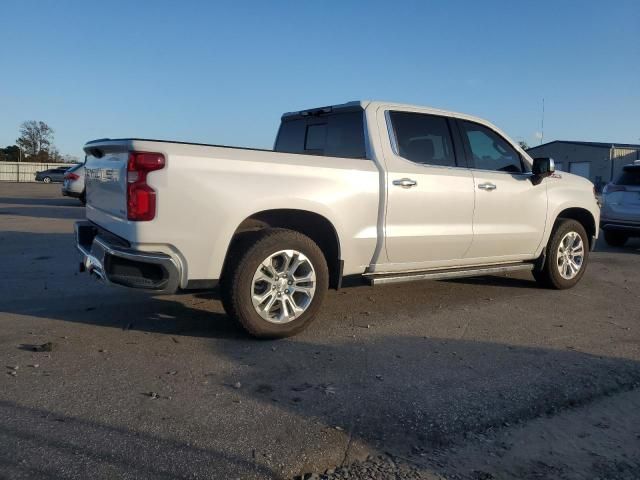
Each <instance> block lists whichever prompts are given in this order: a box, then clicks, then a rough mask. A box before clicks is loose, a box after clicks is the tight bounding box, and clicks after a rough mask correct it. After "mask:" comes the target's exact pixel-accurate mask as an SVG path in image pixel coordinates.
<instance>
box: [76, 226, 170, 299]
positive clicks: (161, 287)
mask: <svg viewBox="0 0 640 480" xmlns="http://www.w3.org/2000/svg"><path fill="white" fill-rule="evenodd" d="M75 236H76V247H77V248H78V250H79V251H80V253H81V254H82V261H81V263H80V271H87V272H88V273H89V274H91V275H95V276H96V277H97V278H99V279H100V280H102V281H104V282H105V283H107V284H113V285H119V286H123V287H129V288H136V289H141V290H148V291H152V292H154V293H175V292H176V291H177V290H178V288H179V286H180V269H179V267H178V264H177V263H176V261H175V260H174V259H173V258H171V257H170V256H169V255H167V254H165V253H154V252H142V251H140V250H135V249H132V248H130V247H129V246H128V245H126V244H125V243H124V242H123V241H120V239H118V238H117V237H114V236H113V235H111V234H108V233H107V232H101V231H100V230H99V229H98V228H97V227H96V226H95V225H94V224H92V223H91V222H88V221H80V222H76V224H75Z"/></svg>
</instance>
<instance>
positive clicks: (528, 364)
mask: <svg viewBox="0 0 640 480" xmlns="http://www.w3.org/2000/svg"><path fill="white" fill-rule="evenodd" d="M59 190H60V186H59V185H40V184H12V183H0V357H1V358H2V360H3V362H2V365H1V367H2V368H3V369H4V370H5V371H4V372H2V375H1V376H0V478H11V479H17V478H69V479H75V478H78V479H81V478H93V479H98V478H136V479H139V478H153V479H158V478H252V479H253V478H256V479H263V478H291V477H295V476H297V475H305V474H307V476H309V475H310V474H317V475H320V474H323V475H321V476H324V477H326V478H381V479H382V478H443V477H446V478H476V479H479V478H486V479H489V478H527V477H530V478H534V477H535V478H595V477H597V476H600V477H601V478H625V479H626V478H640V408H638V407H640V397H639V396H638V390H637V388H638V386H639V385H640V348H639V347H640V276H639V275H638V273H639V272H640V241H638V240H635V241H633V242H630V243H629V245H628V246H626V247H624V248H616V249H613V248H607V247H605V246H604V245H603V243H602V242H600V243H599V244H598V248H597V251H596V252H594V253H593V254H592V256H591V261H590V264H589V266H588V270H587V272H586V275H585V277H584V278H583V280H582V282H581V283H580V284H579V285H578V286H577V287H576V288H574V289H572V290H570V291H552V290H544V289H540V288H538V287H537V286H536V284H535V283H534V281H533V279H532V277H531V276H530V275H529V274H518V275H511V276H495V277H482V278H475V279H466V280H456V281H440V282H419V283H410V284H398V285H392V286H384V287H375V288H373V287H354V288H350V289H344V290H341V291H338V292H334V291H332V292H330V294H329V295H328V297H327V301H326V304H325V307H324V308H323V311H322V314H321V315H320V318H318V320H317V321H316V322H315V323H314V324H313V325H311V327H310V328H309V329H308V330H307V331H305V332H303V333H302V334H300V335H298V336H296V337H294V338H290V339H286V340H279V341H257V340H254V339H252V338H250V337H248V336H247V335H245V334H244V332H243V331H242V330H241V329H240V328H239V327H238V326H237V325H235V324H234V323H233V322H232V321H231V320H230V319H229V318H228V317H226V315H225V314H224V312H223V310H222V307H221V305H220V302H219V301H218V298H217V295H216V293H215V292H205V293H196V294H181V295H173V296H156V297H154V296H152V295H148V294H144V293H139V292H132V291H129V290H126V289H118V288H113V289H110V288H105V287H104V286H103V285H101V284H100V283H98V282H97V281H95V280H92V279H90V278H89V277H88V276H87V275H86V274H80V273H79V272H78V268H77V265H78V261H79V257H78V255H77V253H76V251H75V248H74V243H73V234H72V232H73V222H74V221H75V220H78V219H82V218H84V208H83V207H82V206H81V205H80V203H79V202H78V201H77V200H74V199H70V198H63V197H61V196H60V191H59ZM48 342H51V346H50V347H51V348H48V347H44V349H43V348H42V347H41V346H42V345H43V344H47V343H48ZM36 350H45V351H36ZM47 350H51V351H47ZM327 470H328V471H329V472H328V474H327V475H324V472H325V471H327Z"/></svg>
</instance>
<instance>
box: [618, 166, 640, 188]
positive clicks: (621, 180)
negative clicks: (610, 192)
mask: <svg viewBox="0 0 640 480" xmlns="http://www.w3.org/2000/svg"><path fill="white" fill-rule="evenodd" d="M615 184H616V185H626V186H632V187H640V165H639V166H637V167H636V166H633V167H624V169H623V171H622V173H621V174H620V176H619V177H618V179H617V180H616V181H615Z"/></svg>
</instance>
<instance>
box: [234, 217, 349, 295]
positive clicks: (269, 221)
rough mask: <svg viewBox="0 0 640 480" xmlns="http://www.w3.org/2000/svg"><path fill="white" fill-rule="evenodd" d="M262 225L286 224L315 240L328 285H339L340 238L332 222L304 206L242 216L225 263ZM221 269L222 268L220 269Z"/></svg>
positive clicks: (263, 226) (334, 286)
mask: <svg viewBox="0 0 640 480" xmlns="http://www.w3.org/2000/svg"><path fill="white" fill-rule="evenodd" d="M265 228H286V229H289V230H295V231H297V232H300V233H302V234H304V235H306V236H307V237H309V238H310V239H311V240H313V241H314V242H316V244H317V245H318V247H320V250H322V253H323V254H324V258H325V259H326V261H327V267H328V268H329V287H331V288H336V289H337V288H340V282H341V279H342V261H341V259H340V242H339V240H338V234H337V232H336V229H335V228H334V226H333V224H332V223H331V222H330V221H329V220H327V219H326V218H325V217H323V216H322V215H319V214H317V213H313V212H309V211H306V210H295V209H279V210H266V211H263V212H258V213H255V214H253V215H251V216H250V217H247V218H245V219H244V220H243V221H242V223H241V224H240V225H238V228H236V231H235V232H234V234H233V237H232V239H231V245H230V246H229V249H228V250H227V258H225V265H226V263H227V261H228V260H229V259H228V257H229V252H231V251H233V250H234V248H235V247H236V246H238V245H239V243H240V242H244V241H245V239H247V238H248V237H250V236H251V233H255V232H258V231H260V230H263V229H265ZM223 271H224V269H223Z"/></svg>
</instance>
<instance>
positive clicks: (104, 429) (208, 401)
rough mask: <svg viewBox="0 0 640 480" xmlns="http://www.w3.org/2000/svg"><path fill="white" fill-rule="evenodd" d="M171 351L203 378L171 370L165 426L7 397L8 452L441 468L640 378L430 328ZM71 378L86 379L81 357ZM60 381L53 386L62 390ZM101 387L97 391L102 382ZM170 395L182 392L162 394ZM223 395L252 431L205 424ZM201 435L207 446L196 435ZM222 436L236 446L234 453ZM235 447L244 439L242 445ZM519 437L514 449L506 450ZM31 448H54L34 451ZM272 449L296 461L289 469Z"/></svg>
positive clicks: (601, 363) (58, 460)
mask: <svg viewBox="0 0 640 480" xmlns="http://www.w3.org/2000/svg"><path fill="white" fill-rule="evenodd" d="M163 330H164V329H162V328H161V329H160V331H163ZM168 345H171V342H169V343H168ZM274 347H275V348H274ZM170 350H171V347H167V351H170ZM57 355H59V356H60V355H65V352H64V351H60V352H59V353H58V354H57ZM172 355H173V356H174V358H175V361H176V365H177V367H178V368H179V369H180V370H181V371H188V372H190V373H189V374H190V375H191V376H194V377H195V378H194V379H193V382H194V384H193V386H192V390H191V391H190V389H189V385H188V384H187V385H185V384H184V383H182V384H179V385H178V384H177V385H176V387H175V388H173V387H172V385H171V383H170V381H171V379H170V380H168V381H167V382H169V383H166V384H165V386H164V387H163V388H164V389H165V390H164V391H163V390H161V391H159V393H160V395H161V397H160V398H165V400H155V402H156V403H154V404H153V406H154V407H156V408H151V407H143V409H141V410H140V411H141V412H142V411H144V412H145V421H144V422H142V425H150V424H154V423H156V422H159V423H160V424H161V426H160V427H159V428H161V429H162V432H163V433H162V435H160V436H158V435H150V434H148V433H144V430H145V427H144V426H141V425H139V424H137V422H134V424H133V426H130V427H127V428H124V427H122V426H117V424H119V423H121V422H120V421H119V420H118V418H117V417H116V419H115V425H110V424H108V422H110V421H111V422H114V419H113V417H111V416H110V414H109V413H108V412H109V407H108V406H107V405H104V404H103V403H104V402H100V403H99V404H96V409H97V410H98V415H102V417H104V418H106V419H107V420H104V422H107V423H100V422H93V421H86V420H83V419H81V418H74V417H72V416H65V415H59V414H57V413H52V412H48V411H46V410H45V409H32V408H27V407H24V406H21V405H18V404H16V403H12V402H6V401H2V402H0V418H2V422H0V437H4V439H5V441H4V442H3V444H4V445H5V447H4V449H3V451H2V453H0V463H2V464H3V465H4V468H5V469H8V468H9V467H10V468H11V469H15V471H16V472H22V473H25V472H29V473H31V474H32V475H33V476H40V475H42V476H43V477H44V476H46V475H49V476H50V477H57V476H58V475H59V474H60V473H61V472H63V471H65V472H67V471H69V469H72V470H74V471H77V472H79V476H80V477H82V476H85V475H86V473H87V471H101V470H99V469H97V470H96V465H100V466H101V468H104V469H105V471H109V472H116V475H115V476H119V475H123V474H124V473H125V472H126V473H129V474H131V473H135V475H136V478H161V477H165V476H166V477H177V478H187V477H188V478H191V473H192V472H194V471H198V472H200V473H202V472H206V473H208V475H211V476H213V477H214V478H255V477H258V478H281V477H290V476H293V475H296V474H300V473H304V472H308V471H323V470H324V469H326V468H333V467H335V466H337V465H340V464H342V463H343V462H346V463H348V462H350V461H352V460H354V459H357V458H362V457H363V456H364V455H366V454H369V453H378V452H390V453H391V454H393V455H399V456H402V457H404V458H408V459H409V460H411V461H415V462H416V463H418V464H421V465H422V467H421V468H423V469H424V470H425V471H438V466H437V464H431V463H430V459H432V458H433V457H432V455H431V454H432V452H433V451H434V450H442V449H446V448H448V447H450V446H452V445H455V444H456V443H457V442H462V441H464V440H465V439H468V438H472V437H474V436H475V435H477V434H487V433H491V432H492V431H496V430H498V429H500V428H502V427H503V426H505V425H513V424H518V423H520V422H525V421H527V420H529V419H532V418H535V417H538V416H552V415H553V414H555V413H556V412H558V411H561V410H564V409H568V408H574V407H577V406H580V405H582V404H586V403H589V402H591V401H593V400H594V399H597V398H599V397H603V396H605V395H611V394H615V393H618V392H621V391H626V390H630V389H632V388H634V387H636V386H637V385H638V383H639V382H640V364H638V362H635V361H631V360H625V359H619V358H607V357H602V356H595V355H590V354H586V353H581V352H576V351H572V350H550V349H543V348H528V347H522V346H511V345H504V344H496V343H490V342H478V341H463V340H456V339H448V338H442V339H431V338H424V337H418V336H386V335H381V336H376V335H372V337H371V338H369V339H368V340H367V341H366V342H355V341H353V340H350V339H342V340H336V339H335V338H334V339H332V340H331V341H330V342H321V341H309V340H304V339H302V338H295V339H290V340H285V341H281V342H256V341H254V340H248V339H237V338H227V339H222V340H220V341H218V342H216V343H213V344H211V345H210V349H209V350H208V351H205V352H203V353H202V354H201V355H200V357H199V358H198V360H197V362H196V363H190V360H189V357H191V356H192V353H189V355H184V353H183V355H180V353H179V351H178V350H177V349H176V351H174V352H172ZM203 362H206V363H210V364H221V363H224V364H231V365H232V366H233V368H232V369H231V370H232V372H233V373H231V372H229V371H228V370H224V369H223V370H219V371H216V373H215V374H211V373H205V371H199V373H197V374H196V372H198V367H199V366H201V365H202V363H203ZM102 368H108V367H102ZM105 372H108V369H107V370H105ZM158 373H160V372H158ZM105 374H106V375H108V373H105ZM78 375H79V374H78ZM127 375H128V376H130V377H133V378H140V377H141V376H145V375H147V376H148V375H149V371H148V366H143V365H136V364H135V363H131V364H130V365H128V366H127ZM78 378H81V377H80V376H79V377H78ZM171 378H178V377H171ZM205 378H206V379H208V381H209V384H208V386H207V387H206V391H205V392H203V391H202V389H201V388H199V387H197V386H196V383H199V382H200V380H204V379H205ZM65 379H66V382H72V381H73V379H74V372H73V371H72V370H70V369H69V368H66V369H65ZM110 382H111V383H110V390H111V391H114V392H120V393H119V394H120V395H124V397H123V398H124V399H125V400H127V401H128V402H130V403H131V405H132V408H133V409H134V410H136V409H137V408H140V407H136V405H138V404H137V403H136V402H137V400H134V399H133V398H132V397H133V396H135V395H139V392H138V393H136V392H130V391H127V386H126V385H124V386H123V387H122V390H119V387H118V385H117V384H118V380H116V379H115V378H112V379H111V380H110ZM234 385H240V387H237V388H236V387H234ZM59 388H60V387H53V389H52V392H53V393H55V395H57V396H59V395H60V394H61V392H60V391H58V389H59ZM89 388H90V390H89V392H91V391H92V390H91V389H92V388H94V387H91V386H89ZM114 389H115V390H114ZM56 392H57V393H56ZM96 393H97V392H96ZM67 394H68V395H74V392H73V391H68V392H67ZM166 394H171V395H173V399H172V398H171V397H163V395H166ZM214 395H215V398H216V400H213V399H214ZM85 396H86V392H85ZM148 401H149V402H151V400H148ZM186 404H188V405H189V408H188V415H189V426H188V427H185V426H184V424H183V423H182V422H183V421H185V418H184V414H180V413H177V412H180V411H181V407H179V405H186ZM221 404H222V405H225V406H224V407H223V408H224V411H223V412H220V414H221V415H224V417H221V420H220V421H224V422H225V423H227V424H228V425H227V426H228V428H230V429H232V430H234V429H237V435H238V438H244V439H245V440H243V441H242V442H240V440H238V438H236V437H231V438H228V437H226V436H224V435H223V434H219V436H218V433H217V432H216V430H215V429H214V428H213V427H212V426H211V425H209V424H208V423H207V422H205V421H204V420H202V421H201V425H200V426H199V427H194V424H193V422H194V421H195V422H196V423H197V422H198V420H197V419H199V418H202V419H206V418H209V420H208V421H209V422H211V421H212V420H211V418H210V412H211V409H220V408H221V407H220V405H221ZM176 409H177V411H176ZM100 412H101V413H100ZM165 415H167V416H165ZM174 415H175V419H173V418H172V416H174ZM261 417H262V418H265V420H264V421H263V422H261V423H260V424H256V425H253V426H251V425H249V426H247V422H246V419H245V418H261ZM222 418H224V420H222ZM160 419H162V422H160ZM292 425H294V426H292ZM194 428H195V429H196V431H193V430H192V431H191V433H190V430H189V429H194ZM141 429H142V430H141ZM247 429H248V430H247ZM200 430H201V431H200ZM247 436H248V437H247ZM176 438H181V440H177V439H176ZM194 438H197V439H198V441H197V444H198V447H194V446H193V445H189V444H188V443H189V441H190V440H193V439H194ZM247 438H249V440H248V442H247V441H246V439H247ZM7 445H8V448H7ZM11 445H13V446H11ZM220 445H225V448H231V450H232V451H233V452H234V455H230V454H229V453H226V454H225V453H223V452H221V447H220ZM236 445H241V446H242V447H240V446H238V447H237V450H234V448H236V447H234V446H236ZM509 448H510V446H509V445H505V446H504V449H505V451H506V450H508V449H509ZM32 449H33V450H37V451H39V452H41V451H43V450H44V451H46V452H49V454H48V455H42V458H38V459H34V458H33V457H30V458H27V460H28V461H27V462H24V461H23V459H24V458H25V455H29V454H30V452H31V451H32ZM252 451H253V452H254V453H253V454H252V453H251V452H252ZM236 453H237V455H236ZM267 459H277V461H278V462H279V463H281V464H283V465H285V467H283V469H282V470H279V469H277V468H276V467H275V466H274V465H273V463H272V462H271V461H268V460H267ZM28 469H31V470H28ZM201 469H204V470H201Z"/></svg>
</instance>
